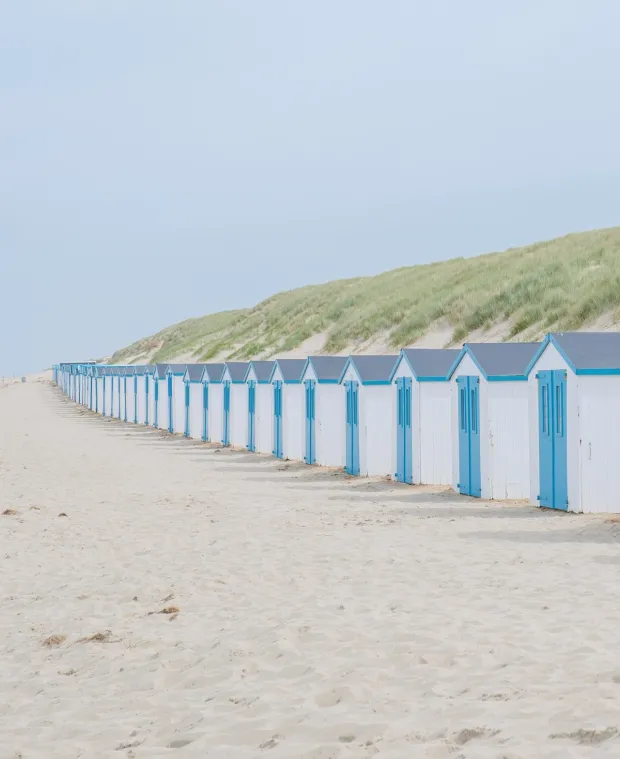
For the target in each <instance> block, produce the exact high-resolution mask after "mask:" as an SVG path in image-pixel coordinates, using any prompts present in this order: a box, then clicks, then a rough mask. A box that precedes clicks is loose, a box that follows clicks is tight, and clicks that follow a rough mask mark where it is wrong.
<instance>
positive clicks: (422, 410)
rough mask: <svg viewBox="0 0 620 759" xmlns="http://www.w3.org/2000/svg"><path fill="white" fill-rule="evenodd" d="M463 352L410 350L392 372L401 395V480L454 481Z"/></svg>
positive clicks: (397, 468) (398, 403)
mask: <svg viewBox="0 0 620 759" xmlns="http://www.w3.org/2000/svg"><path fill="white" fill-rule="evenodd" d="M459 354H460V351H459V350H456V349H455V350H444V349H433V348H404V349H403V350H401V352H400V356H399V358H398V360H397V362H396V365H395V367H394V370H393V372H392V385H393V388H394V391H395V393H396V422H395V428H394V429H395V433H396V443H395V446H394V453H395V457H396V458H395V461H394V468H393V471H394V476H395V478H396V480H398V481H399V482H408V483H415V484H427V485H451V484H452V471H453V467H452V400H451V396H452V392H451V391H452V388H451V385H450V382H449V379H448V378H449V376H450V371H451V369H452V367H453V366H454V364H455V362H456V360H457V359H458V357H459Z"/></svg>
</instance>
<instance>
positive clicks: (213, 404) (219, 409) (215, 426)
mask: <svg viewBox="0 0 620 759" xmlns="http://www.w3.org/2000/svg"><path fill="white" fill-rule="evenodd" d="M223 431H224V385H222V383H221V382H211V383H209V441H210V442H212V443H221V442H222V433H223Z"/></svg>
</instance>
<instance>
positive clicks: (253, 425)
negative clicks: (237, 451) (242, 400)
mask: <svg viewBox="0 0 620 759" xmlns="http://www.w3.org/2000/svg"><path fill="white" fill-rule="evenodd" d="M274 365H275V361H250V363H249V365H248V371H247V373H246V377H245V382H246V385H247V388H248V439H247V449H248V451H256V452H257V453H273V427H274V419H273V388H272V386H271V382H270V380H271V373H272V372H273V367H274Z"/></svg>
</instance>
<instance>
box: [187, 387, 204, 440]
mask: <svg viewBox="0 0 620 759" xmlns="http://www.w3.org/2000/svg"><path fill="white" fill-rule="evenodd" d="M202 398H203V385H202V382H190V383H189V436H190V437H191V438H193V439H194V440H202V420H203V413H202Z"/></svg>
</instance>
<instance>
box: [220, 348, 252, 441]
mask: <svg viewBox="0 0 620 759" xmlns="http://www.w3.org/2000/svg"><path fill="white" fill-rule="evenodd" d="M225 367H226V368H225V369H224V374H223V376H222V383H223V385H224V388H223V409H224V421H223V432H222V443H223V444H224V445H232V446H233V447H235V448H246V447H247V444H248V408H249V406H248V398H249V396H248V386H247V385H246V383H245V378H246V375H247V373H248V367H249V362H248V361H226V363H225Z"/></svg>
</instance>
